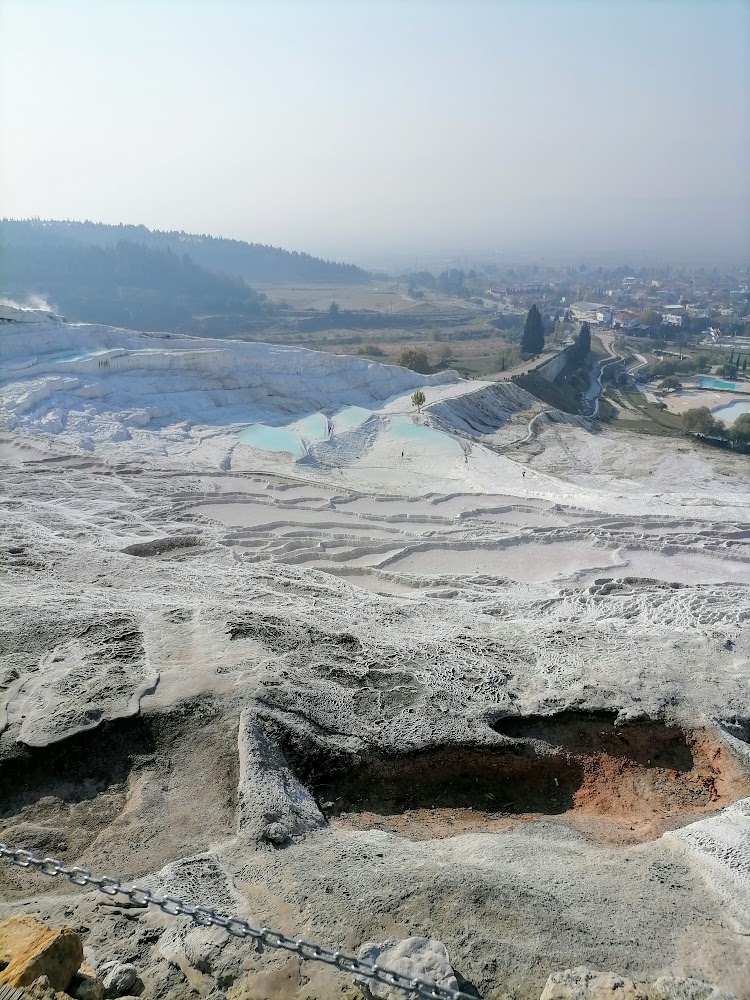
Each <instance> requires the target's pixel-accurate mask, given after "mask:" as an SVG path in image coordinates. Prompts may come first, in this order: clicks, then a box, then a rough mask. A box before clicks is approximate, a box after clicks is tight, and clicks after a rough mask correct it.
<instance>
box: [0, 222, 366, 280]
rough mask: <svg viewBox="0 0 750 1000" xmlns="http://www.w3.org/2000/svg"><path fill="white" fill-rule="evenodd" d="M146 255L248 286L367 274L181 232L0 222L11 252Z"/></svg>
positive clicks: (0, 240) (1, 241) (0, 238)
mask: <svg viewBox="0 0 750 1000" xmlns="http://www.w3.org/2000/svg"><path fill="white" fill-rule="evenodd" d="M123 240H124V241H126V242H129V243H137V244H140V245H141V246H144V247H147V248H148V249H151V250H170V251H171V252H172V253H175V254H179V255H182V254H184V253H188V254H189V255H190V258H191V259H192V261H193V262H194V263H195V264H199V265H201V266H202V267H207V268H209V269H210V270H212V271H221V272H223V273H225V274H231V275H237V276H239V277H241V278H243V279H244V280H245V281H248V282H250V283H251V284H262V283H268V284H273V283H287V282H290V281H299V282H302V283H308V282H309V283H311V284H314V283H316V282H320V283H328V282H330V283H335V284H344V283H347V284H359V283H361V282H364V281H368V280H369V277H370V276H369V274H368V273H367V272H366V271H363V270H362V268H359V267H355V266H354V265H353V264H339V263H336V262H334V261H328V260H321V259H320V258H319V257H311V256H310V255H309V254H306V253H297V252H296V251H290V250H281V249H279V248H278V247H271V246H265V245H263V244H261V243H245V242H243V241H242V240H228V239H223V238H221V237H214V236H198V235H194V234H191V233H184V232H169V233H167V232H161V231H160V230H150V229H147V228H146V227H145V226H126V225H122V224H121V225H117V226H109V225H105V224H104V223H95V222H55V221H44V220H40V219H29V220H14V219H3V220H2V221H0V246H4V247H8V249H9V250H12V248H13V247H15V246H23V247H28V248H32V249H35V248H43V247H53V246H54V247H61V246H71V245H78V246H81V245H84V246H85V245H88V246H100V247H102V246H103V247H113V246H115V245H116V244H117V243H119V242H121V241H123Z"/></svg>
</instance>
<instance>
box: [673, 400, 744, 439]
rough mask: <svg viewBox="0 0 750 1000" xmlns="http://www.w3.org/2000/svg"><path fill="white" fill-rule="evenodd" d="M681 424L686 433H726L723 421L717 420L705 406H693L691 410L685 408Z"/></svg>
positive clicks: (715, 434)
mask: <svg viewBox="0 0 750 1000" xmlns="http://www.w3.org/2000/svg"><path fill="white" fill-rule="evenodd" d="M735 424H736V421H735ZM682 425H683V427H684V428H685V430H686V431H687V432H688V434H702V435H704V436H708V435H714V436H724V435H725V434H726V427H725V425H724V422H723V421H721V420H717V419H716V418H715V417H714V415H713V413H711V411H710V410H709V408H708V407H707V406H695V407H693V409H691V410H686V411H685V413H683V415H682Z"/></svg>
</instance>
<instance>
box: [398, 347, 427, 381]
mask: <svg viewBox="0 0 750 1000" xmlns="http://www.w3.org/2000/svg"><path fill="white" fill-rule="evenodd" d="M396 364H397V365H401V367H402V368H411V370H412V371H413V372H420V373H421V374H422V375H429V374H430V372H431V371H432V368H431V366H430V362H429V359H428V357H427V355H426V354H425V352H424V351H416V350H414V348H413V347H410V348H409V350H408V351H402V352H401V354H399V356H398V357H397V358H396Z"/></svg>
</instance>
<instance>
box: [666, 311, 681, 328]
mask: <svg viewBox="0 0 750 1000" xmlns="http://www.w3.org/2000/svg"><path fill="white" fill-rule="evenodd" d="M661 321H662V323H663V324H664V326H682V316H679V315H678V314H677V313H662V314H661Z"/></svg>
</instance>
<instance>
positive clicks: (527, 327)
mask: <svg viewBox="0 0 750 1000" xmlns="http://www.w3.org/2000/svg"><path fill="white" fill-rule="evenodd" d="M521 350H522V351H523V353H524V354H540V353H541V352H542V351H543V350H544V327H543V326H542V316H541V313H540V312H539V310H538V309H537V306H536V303H534V305H533V306H532V307H531V309H529V314H528V316H527V317H526V322H525V323H524V325H523V336H522V337H521Z"/></svg>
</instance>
